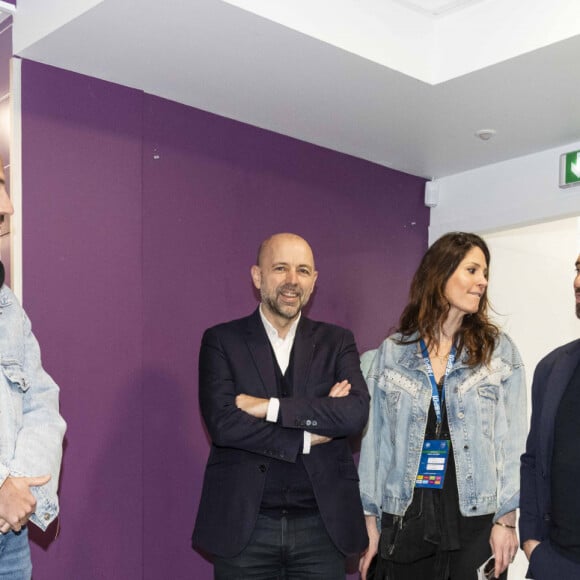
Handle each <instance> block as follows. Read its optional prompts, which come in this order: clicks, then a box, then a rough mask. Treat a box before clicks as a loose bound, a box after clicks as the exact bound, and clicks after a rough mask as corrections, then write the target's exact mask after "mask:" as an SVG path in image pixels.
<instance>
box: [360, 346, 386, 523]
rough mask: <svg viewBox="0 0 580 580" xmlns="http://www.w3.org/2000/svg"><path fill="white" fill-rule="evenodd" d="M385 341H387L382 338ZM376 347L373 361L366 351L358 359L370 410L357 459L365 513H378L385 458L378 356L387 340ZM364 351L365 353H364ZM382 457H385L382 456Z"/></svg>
mask: <svg viewBox="0 0 580 580" xmlns="http://www.w3.org/2000/svg"><path fill="white" fill-rule="evenodd" d="M385 343H386V341H385ZM385 343H383V345H382V346H381V347H380V349H379V350H378V351H375V353H376V354H375V356H374V359H373V360H372V362H370V361H369V355H367V356H366V357H365V358H364V359H363V360H362V361H361V362H362V366H364V367H366V368H364V369H363V370H364V371H366V372H365V380H366V382H367V386H368V389H369V394H370V396H371V404H370V413H369V420H368V423H367V426H366V428H365V430H364V432H363V438H362V441H361V450H360V461H359V465H358V472H359V479H360V492H361V500H362V505H363V509H364V511H365V514H368V515H374V516H377V517H380V515H381V504H382V491H383V486H384V477H381V469H382V468H384V461H381V460H380V458H381V437H382V436H383V430H384V429H386V426H385V425H384V424H383V422H384V416H383V414H382V413H381V401H380V399H381V396H382V391H381V389H380V388H379V386H378V382H379V378H380V371H379V360H380V359H381V355H382V353H383V351H384V349H385V348H386V344H385ZM365 354H367V353H365ZM383 459H384V458H383Z"/></svg>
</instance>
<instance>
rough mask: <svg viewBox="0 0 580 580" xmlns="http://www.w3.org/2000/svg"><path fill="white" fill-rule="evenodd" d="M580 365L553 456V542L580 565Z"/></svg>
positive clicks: (559, 417)
mask: <svg viewBox="0 0 580 580" xmlns="http://www.w3.org/2000/svg"><path fill="white" fill-rule="evenodd" d="M579 442H580V366H579V367H577V368H576V370H575V371H574V374H573V375H572V378H571V379H570V383H569V384H568V386H567V387H566V390H565V391H564V395H563V396H562V399H561V401H560V405H559V407H558V412H557V413H556V421H555V426H554V450H553V454H552V522H551V527H550V539H551V540H552V543H553V544H554V546H555V547H556V548H558V549H559V550H560V551H561V552H563V553H564V554H565V555H566V556H568V557H570V558H571V559H573V560H576V561H579V562H580V526H579V525H578V522H580V493H578V482H580V451H579V449H580V448H579Z"/></svg>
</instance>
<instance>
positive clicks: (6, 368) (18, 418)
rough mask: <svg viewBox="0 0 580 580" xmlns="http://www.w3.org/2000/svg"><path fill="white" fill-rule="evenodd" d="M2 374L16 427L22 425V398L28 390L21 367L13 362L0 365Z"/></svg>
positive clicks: (6, 361)
mask: <svg viewBox="0 0 580 580" xmlns="http://www.w3.org/2000/svg"><path fill="white" fill-rule="evenodd" d="M0 367H1V368H2V374H3V375H4V378H5V380H6V382H7V383H8V386H9V391H10V400H11V402H12V407H13V412H14V414H13V417H14V421H15V423H16V426H17V427H20V426H21V425H22V415H23V397H24V393H26V391H27V390H28V387H29V385H28V383H27V382H26V379H25V376H24V371H23V370H22V366H21V365H20V364H19V363H18V362H17V361H15V360H3V361H2V364H1V365H0Z"/></svg>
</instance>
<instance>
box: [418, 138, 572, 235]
mask: <svg viewBox="0 0 580 580" xmlns="http://www.w3.org/2000/svg"><path fill="white" fill-rule="evenodd" d="M495 138H496V139H500V138H502V136H501V135H497V136H496V137H495ZM485 145H486V146H488V145H489V146H492V147H493V141H490V142H489V143H486V144H485ZM576 149H580V142H576V143H571V144H569V145H567V146H564V147H558V148H556V149H550V150H548V151H542V152H540V153H534V154H533V155H527V156H525V157H519V158H517V159H512V160H510V161H504V162H502V163H496V164H494V165H487V166H485V167H481V168H479V169H474V170H472V171H467V172H465V173H459V174H457V175H451V176H449V177H444V178H441V179H440V180H438V183H439V204H438V205H437V207H435V208H433V209H432V210H431V224H430V226H429V242H430V243H431V242H433V241H435V240H436V239H437V238H438V237H439V236H441V235H442V234H444V233H445V232H448V231H452V230H462V231H474V232H479V233H481V232H489V231H497V230H500V229H506V228H514V227H518V226H522V225H530V224H534V223H540V222H543V221H546V220H554V219H560V218H564V217H571V216H575V215H580V186H576V187H571V188H568V189H560V187H559V185H558V183H559V169H560V155H561V154H562V153H566V152H569V151H574V150H576Z"/></svg>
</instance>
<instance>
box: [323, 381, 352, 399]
mask: <svg viewBox="0 0 580 580" xmlns="http://www.w3.org/2000/svg"><path fill="white" fill-rule="evenodd" d="M349 393H350V383H349V382H348V381H340V383H336V384H335V385H333V386H332V389H330V392H329V393H328V396H329V397H333V398H337V397H346V396H347V395H348V394H349Z"/></svg>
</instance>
